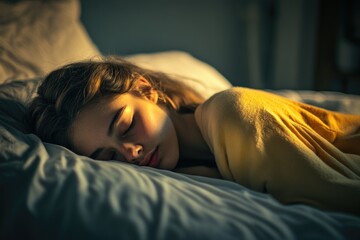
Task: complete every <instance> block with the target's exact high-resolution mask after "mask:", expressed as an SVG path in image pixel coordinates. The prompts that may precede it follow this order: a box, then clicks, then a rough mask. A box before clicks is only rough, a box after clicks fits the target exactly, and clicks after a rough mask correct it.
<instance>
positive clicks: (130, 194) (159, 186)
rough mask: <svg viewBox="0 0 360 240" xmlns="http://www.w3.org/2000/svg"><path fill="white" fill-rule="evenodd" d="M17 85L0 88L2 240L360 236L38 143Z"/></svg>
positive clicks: (351, 220) (349, 218) (300, 208)
mask: <svg viewBox="0 0 360 240" xmlns="http://www.w3.org/2000/svg"><path fill="white" fill-rule="evenodd" d="M23 84H25V85H26V86H25V89H24V86H23V87H21V86H18V90H16V88H12V89H11V90H12V91H15V92H16V91H21V93H22V94H23V95H21V94H20V95H21V96H20V95H19V96H20V97H19V98H18V99H16V98H13V95H11V94H6V91H0V194H1V196H0V239H6V238H7V237H9V236H12V237H23V238H25V237H26V238H29V237H30V238H33V239H41V238H48V239H50V238H56V239H62V238H72V239H75V238H79V239H80V238H84V239H359V236H360V217H359V216H355V215H350V214H344V213H336V212H326V211H321V210H318V209H315V208H312V207H309V206H305V205H283V204H280V203H279V202H277V201H276V200H275V199H273V198H272V197H271V196H269V195H267V194H263V193H258V192H254V191H251V190H249V189H247V188H245V187H243V186H241V185H239V184H236V183H233V182H230V181H225V180H218V179H210V178H206V177H199V176H190V175H185V174H179V173H174V172H170V171H165V170H159V169H152V168H149V167H137V166H133V165H129V164H125V163H117V162H100V161H94V160H92V159H89V158H87V157H82V156H79V155H76V154H74V153H72V152H71V151H69V150H67V149H65V148H63V147H60V146H57V145H53V144H48V143H43V142H41V141H40V140H39V138H38V137H37V136H35V135H33V134H28V133H26V129H25V128H24V127H23V126H21V124H20V123H19V121H20V120H21V113H22V112H23V110H24V105H23V103H22V102H21V101H25V100H24V99H25V98H30V97H31V96H32V94H31V89H26V88H33V87H35V86H36V81H33V82H32V81H28V82H27V83H23ZM14 89H15V90H14ZM8 91H10V90H9V89H7V92H8ZM314 94H315V93H314ZM315 95H316V94H315ZM349 98H351V99H352V102H353V101H357V102H358V104H360V99H359V97H356V96H349ZM346 99H347V98H346V96H342V97H341V98H338V102H341V101H346ZM340 105H341V104H340ZM353 106H354V105H353ZM357 106H360V105H357ZM359 109H360V108H355V110H359ZM353 111H354V109H353ZM16 123H17V124H16ZM339 197H341V196H339Z"/></svg>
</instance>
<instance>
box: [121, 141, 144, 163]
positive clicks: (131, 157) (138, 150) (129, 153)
mask: <svg viewBox="0 0 360 240" xmlns="http://www.w3.org/2000/svg"><path fill="white" fill-rule="evenodd" d="M122 145H123V146H122V151H121V153H122V154H123V156H124V158H125V160H126V161H127V162H129V163H136V161H137V159H139V158H140V156H141V155H142V152H143V147H142V146H141V145H138V144H131V143H125V144H122Z"/></svg>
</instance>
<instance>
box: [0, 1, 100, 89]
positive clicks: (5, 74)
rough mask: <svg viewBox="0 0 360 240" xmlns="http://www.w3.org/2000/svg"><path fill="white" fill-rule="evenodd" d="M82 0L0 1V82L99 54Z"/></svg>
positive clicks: (22, 77) (43, 71) (37, 73)
mask: <svg viewBox="0 0 360 240" xmlns="http://www.w3.org/2000/svg"><path fill="white" fill-rule="evenodd" d="M79 17H80V5H79V1H78V0H71V1H68V0H59V1H13V3H9V2H4V1H2V2H0V29H1V34H0V49H1V55H0V83H3V82H5V81H6V80H9V79H15V78H17V79H26V78H31V77H35V76H39V75H43V74H45V73H47V72H48V71H50V70H52V69H54V68H55V67H58V66H61V65H64V64H66V63H69V62H72V61H77V60H80V59H84V58H88V57H92V56H94V55H98V54H99V51H98V50H97V48H96V46H95V45H94V44H93V43H92V41H91V39H90V38H89V36H88V35H87V33H86V31H85V29H84V27H83V25H82V24H81V22H80V21H79Z"/></svg>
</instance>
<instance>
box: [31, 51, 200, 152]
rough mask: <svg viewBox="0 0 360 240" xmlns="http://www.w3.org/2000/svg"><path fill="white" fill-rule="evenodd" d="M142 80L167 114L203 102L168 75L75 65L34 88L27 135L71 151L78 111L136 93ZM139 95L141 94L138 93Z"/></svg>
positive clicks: (121, 63)
mask: <svg viewBox="0 0 360 240" xmlns="http://www.w3.org/2000/svg"><path fill="white" fill-rule="evenodd" d="M140 77H143V78H145V79H146V80H147V81H148V82H149V83H150V84H151V86H152V88H153V89H154V90H156V91H157V93H158V95H159V104H161V105H162V106H164V107H165V108H167V109H168V110H173V111H178V112H179V111H181V110H182V109H190V110H192V111H193V110H194V109H195V107H196V106H197V105H198V104H200V103H201V102H203V101H204V99H203V98H202V97H201V96H200V95H199V94H198V93H197V92H196V91H194V90H193V89H191V88H190V87H188V86H186V85H184V84H183V83H182V82H180V81H176V80H174V79H172V78H171V77H169V76H168V75H166V74H164V73H161V72H155V71H151V70H147V69H144V68H141V67H138V66H136V65H134V64H132V63H130V62H128V61H125V60H123V59H121V58H114V57H106V58H105V57H104V58H102V59H100V60H89V61H84V62H77V63H72V64H69V65H66V66H64V67H61V68H59V69H57V70H55V71H53V72H51V73H50V74H49V75H48V76H47V77H46V78H45V79H44V80H43V82H42V83H41V85H40V86H39V88H38V92H37V94H38V95H37V96H36V97H35V98H34V99H33V101H32V102H31V103H30V105H29V108H28V111H27V114H26V118H27V121H28V123H29V127H30V128H31V131H32V132H34V133H35V134H37V135H38V136H39V137H40V138H41V139H42V140H43V141H45V142H50V143H55V144H59V145H62V146H65V147H67V148H70V149H72V146H71V143H70V140H69V129H70V126H71V124H72V122H73V121H74V119H75V118H76V116H77V114H78V113H79V111H80V110H81V109H82V108H83V107H84V106H86V105H87V104H89V103H93V102H95V101H98V100H99V98H102V97H107V96H114V95H117V94H122V93H126V92H131V91H137V90H136V89H137V88H136V86H137V80H139V78H140ZM138 93H139V94H142V93H140V92H138Z"/></svg>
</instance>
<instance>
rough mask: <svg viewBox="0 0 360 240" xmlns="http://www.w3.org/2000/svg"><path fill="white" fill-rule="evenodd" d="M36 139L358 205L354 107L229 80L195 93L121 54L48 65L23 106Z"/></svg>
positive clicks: (351, 208) (311, 199)
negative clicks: (334, 107) (210, 91)
mask: <svg viewBox="0 0 360 240" xmlns="http://www.w3.org/2000/svg"><path fill="white" fill-rule="evenodd" d="M27 119H28V121H29V124H30V127H31V128H32V131H33V132H34V133H35V134H37V135H38V136H39V137H40V138H41V139H42V140H43V141H45V142H50V143H55V144H59V145H62V146H65V147H67V148H69V149H71V150H72V151H74V152H76V153H78V154H81V155H85V156H88V157H90V158H93V159H95V160H105V161H106V160H114V161H119V162H127V163H131V164H137V165H140V166H149V167H153V168H159V169H167V170H172V171H178V172H182V173H189V174H196V175H204V176H209V177H219V178H224V179H227V180H231V181H235V182H237V183H239V184H242V185H243V186H245V187H248V188H250V189H253V190H256V191H259V192H264V193H269V194H271V195H272V196H273V197H275V198H276V199H277V200H279V201H280V202H282V203H284V204H297V203H303V204H308V205H312V206H315V207H318V208H321V209H324V210H334V211H345V212H350V213H354V214H360V115H350V114H342V113H338V112H331V111H328V110H325V109H321V108H317V107H314V106H310V105H306V104H303V103H299V102H294V101H291V100H289V99H286V98H283V97H280V96H277V95H274V94H271V93H268V92H265V91H260V90H253V89H248V88H240V87H235V88H231V89H228V90H225V91H222V92H219V93H216V94H215V95H213V96H212V97H210V98H209V99H207V100H205V99H203V98H202V97H201V96H200V95H199V94H198V93H197V92H195V91H194V90H193V89H191V88H189V87H187V86H185V85H184V84H182V83H180V82H179V81H175V80H173V79H171V77H169V76H168V75H165V74H163V73H160V72H154V71H150V70H147V69H143V68H140V67H138V66H136V65H133V64H131V63H129V62H127V61H125V60H122V59H119V58H104V59H102V60H96V61H85V62H79V63H73V64H69V65H67V66H64V67H62V68H60V69H57V70H55V71H53V72H51V73H50V74H49V75H48V76H47V77H46V78H45V79H44V81H43V82H42V84H41V85H40V86H39V89H38V95H37V96H36V97H35V98H34V100H33V101H32V103H31V104H30V106H29V108H28V112H27Z"/></svg>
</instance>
